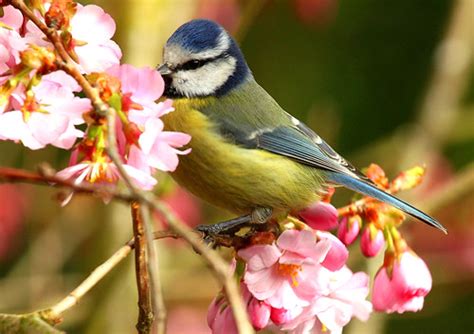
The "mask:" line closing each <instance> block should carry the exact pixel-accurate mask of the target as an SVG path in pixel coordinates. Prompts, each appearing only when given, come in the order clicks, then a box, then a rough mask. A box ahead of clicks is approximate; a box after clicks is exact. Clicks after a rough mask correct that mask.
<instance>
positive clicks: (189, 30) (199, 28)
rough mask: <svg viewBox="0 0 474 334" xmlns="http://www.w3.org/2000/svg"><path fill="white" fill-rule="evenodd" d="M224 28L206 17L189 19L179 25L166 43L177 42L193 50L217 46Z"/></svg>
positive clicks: (199, 50) (198, 50)
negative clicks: (205, 18)
mask: <svg viewBox="0 0 474 334" xmlns="http://www.w3.org/2000/svg"><path fill="white" fill-rule="evenodd" d="M223 31H224V29H223V28H222V27H221V26H220V25H218V24H217V23H215V22H213V21H209V20H204V19H196V20H192V21H189V22H187V23H185V24H183V25H182V26H181V27H179V28H178V29H177V30H176V31H175V32H174V33H173V35H171V37H170V38H169V39H168V42H167V43H166V44H177V45H180V46H181V47H183V48H185V49H187V50H189V51H191V52H201V51H204V50H208V49H212V48H215V47H216V46H217V44H218V42H219V37H220V36H221V34H222V32H223Z"/></svg>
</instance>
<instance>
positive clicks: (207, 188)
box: [163, 98, 322, 214]
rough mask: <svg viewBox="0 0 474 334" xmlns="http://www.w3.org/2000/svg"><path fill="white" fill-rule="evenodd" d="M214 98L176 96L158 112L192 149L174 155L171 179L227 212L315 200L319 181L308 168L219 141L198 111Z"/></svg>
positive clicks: (278, 207) (295, 206)
mask: <svg viewBox="0 0 474 334" xmlns="http://www.w3.org/2000/svg"><path fill="white" fill-rule="evenodd" d="M213 102H215V100H214V98H206V99H179V100H176V101H175V103H174V107H175V111H174V112H172V113H170V114H168V115H166V116H164V117H163V121H164V123H165V129H166V130H170V131H181V132H185V133H188V134H190V135H191V136H192V139H191V142H190V144H189V146H190V147H191V148H192V152H191V153H190V154H189V155H186V156H182V157H180V163H179V165H178V169H177V170H176V171H175V172H174V173H172V176H173V178H174V179H175V180H176V181H177V182H178V183H179V184H181V185H182V186H184V187H185V188H187V189H188V190H189V191H191V192H192V193H194V194H195V195H197V196H198V197H201V198H203V199H204V200H206V201H208V202H210V203H211V204H214V205H217V206H220V207H222V208H225V209H228V210H230V211H232V212H235V213H238V214H243V213H249V212H250V211H251V210H252V209H254V208H256V207H269V208H273V209H275V211H287V212H288V211H290V210H298V209H301V208H304V207H306V206H307V205H308V204H310V203H312V202H314V201H315V200H317V199H318V195H317V193H316V192H317V190H318V189H320V187H321V183H322V180H321V179H320V178H319V177H318V176H317V173H316V171H315V170H314V169H312V168H309V167H306V166H303V165H300V164H298V163H296V162H294V161H292V160H290V159H288V158H285V157H282V156H279V155H276V154H273V153H270V152H266V151H263V150H258V149H246V148H243V147H239V146H237V145H235V144H232V143H230V142H228V141H227V140H225V139H224V138H223V137H222V136H221V135H220V133H219V131H218V129H216V125H215V124H213V123H212V122H211V120H210V119H209V118H208V117H207V116H206V115H204V114H203V113H201V112H199V111H198V110H199V109H200V108H202V107H203V106H205V105H206V104H207V103H213Z"/></svg>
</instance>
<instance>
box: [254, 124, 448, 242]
mask: <svg viewBox="0 0 474 334" xmlns="http://www.w3.org/2000/svg"><path fill="white" fill-rule="evenodd" d="M298 125H299V126H301V123H299V124H298ZM307 131H311V130H309V129H308V128H305V131H303V132H300V131H298V128H291V127H280V128H275V129H273V130H271V131H267V132H262V133H261V134H260V135H258V136H256V137H255V140H256V147H257V148H260V149H264V150H266V151H269V152H273V153H275V154H280V155H284V156H286V157H288V158H291V159H294V160H296V161H298V162H300V163H302V164H305V165H308V166H311V167H314V168H319V169H322V170H326V171H327V172H326V175H327V177H328V180H329V181H331V182H334V183H336V184H340V185H343V186H345V187H346V188H349V189H351V190H354V191H356V192H358V193H361V194H364V195H367V196H370V197H373V198H375V199H378V200H379V201H382V202H385V203H388V204H390V205H392V206H394V207H396V208H397V209H400V210H402V211H403V212H405V213H407V214H409V215H411V216H413V217H415V218H418V219H419V220H421V221H423V222H424V223H426V224H428V225H430V226H433V227H436V228H438V229H440V230H441V231H443V232H445V233H446V232H447V230H446V228H445V227H444V226H443V225H441V224H440V223H439V222H438V221H436V220H435V219H433V218H432V217H430V216H428V215H427V214H425V213H424V212H422V211H420V210H418V209H417V208H415V207H413V206H412V205H410V204H408V203H407V202H405V201H403V200H401V199H399V198H397V197H395V196H393V195H390V194H388V193H387V192H385V191H383V190H382V189H379V188H377V186H376V185H375V184H374V183H372V182H371V181H370V180H369V179H367V177H365V176H364V175H363V174H362V173H361V172H359V171H358V170H357V169H356V168H354V167H353V166H352V165H351V164H350V163H348V162H347V161H346V160H345V159H344V158H342V157H341V156H340V155H339V154H337V153H336V152H335V151H334V150H333V149H332V148H331V147H330V146H329V145H328V144H327V143H325V142H324V141H323V140H322V139H320V138H319V136H317V135H316V134H315V133H314V132H312V131H311V133H309V135H308V134H305V133H304V132H307ZM305 135H306V138H305Z"/></svg>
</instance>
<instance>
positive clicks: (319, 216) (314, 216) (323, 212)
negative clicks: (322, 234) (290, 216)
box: [299, 202, 338, 231]
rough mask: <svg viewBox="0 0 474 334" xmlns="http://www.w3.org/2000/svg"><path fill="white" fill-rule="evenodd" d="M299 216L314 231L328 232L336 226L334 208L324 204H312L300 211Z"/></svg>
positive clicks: (335, 211)
mask: <svg viewBox="0 0 474 334" xmlns="http://www.w3.org/2000/svg"><path fill="white" fill-rule="evenodd" d="M299 216H300V217H301V218H302V219H303V220H304V221H305V223H306V224H308V225H309V226H310V227H311V228H313V229H315V230H321V231H329V230H332V229H334V228H336V227H337V225H338V222H337V210H336V208H335V207H334V206H332V205H331V204H329V203H325V202H316V203H313V204H312V205H311V206H310V207H308V208H306V209H304V210H302V211H300V212H299Z"/></svg>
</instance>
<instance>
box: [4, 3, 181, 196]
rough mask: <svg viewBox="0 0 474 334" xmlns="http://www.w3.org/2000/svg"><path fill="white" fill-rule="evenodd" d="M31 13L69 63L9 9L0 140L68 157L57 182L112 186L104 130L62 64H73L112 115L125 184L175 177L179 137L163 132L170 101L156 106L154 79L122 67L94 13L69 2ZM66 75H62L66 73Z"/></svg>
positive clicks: (108, 24)
mask: <svg viewBox="0 0 474 334" xmlns="http://www.w3.org/2000/svg"><path fill="white" fill-rule="evenodd" d="M30 7H31V8H30V9H31V10H32V13H33V14H34V15H35V16H36V17H37V19H39V20H40V21H41V22H42V23H43V24H44V25H45V26H47V27H49V28H54V29H55V30H56V31H57V36H58V39H59V41H60V43H61V44H62V47H63V50H64V52H66V53H67V56H64V54H61V52H59V51H58V48H57V45H55V44H54V43H53V42H54V40H53V41H52V40H50V39H48V38H47V36H45V34H44V33H43V31H42V30H40V29H39V27H38V26H37V25H35V24H34V23H33V22H32V21H31V20H28V19H26V18H25V17H24V16H23V14H22V13H21V12H20V11H19V10H17V9H15V8H14V7H12V6H4V7H2V9H3V16H2V17H0V85H1V87H0V140H10V141H14V142H21V143H22V144H23V145H24V146H26V147H28V148H30V149H32V150H37V149H41V148H44V147H46V146H47V145H52V146H55V147H58V148H62V149H66V150H70V151H71V159H70V166H69V167H67V168H65V169H63V170H62V171H60V172H59V173H58V176H59V177H63V178H66V179H71V180H74V182H75V183H77V184H79V183H82V182H91V183H107V184H112V185H115V184H116V183H117V181H118V180H119V178H120V174H119V172H118V170H117V167H116V166H115V165H114V164H113V163H112V162H111V159H110V157H109V156H108V155H107V153H106V147H107V144H108V143H107V138H108V137H107V133H108V131H110V129H108V128H107V122H106V120H105V117H104V116H101V115H99V114H97V113H96V111H95V109H94V108H93V106H92V104H91V101H90V100H89V99H88V98H87V97H84V92H82V88H83V87H81V86H80V85H79V84H78V82H77V81H76V79H75V78H73V77H72V76H70V75H69V74H68V73H66V72H67V68H66V65H67V64H66V65H65V59H64V57H68V58H70V59H72V61H73V62H74V63H75V65H76V66H77V68H78V69H79V71H80V73H81V74H82V75H83V76H84V77H85V78H86V79H87V81H88V82H89V84H90V85H91V86H92V87H93V88H95V89H96V90H97V91H98V92H99V94H100V97H101V99H102V100H103V101H104V102H105V103H107V104H108V105H109V106H111V107H113V108H114V109H115V111H116V112H117V115H118V117H117V120H116V125H115V132H116V138H117V143H116V145H117V147H118V150H119V153H120V157H121V159H122V162H123V164H124V169H125V171H126V172H127V174H128V175H129V176H130V178H131V179H132V180H133V181H134V182H135V185H136V186H139V187H141V188H143V189H145V190H149V189H151V188H153V186H154V185H155V184H156V180H155V179H154V178H153V177H152V174H153V173H154V171H155V170H156V169H159V170H163V171H173V170H174V169H175V168H176V166H177V164H178V157H177V156H178V155H179V154H186V153H188V152H189V150H184V151H181V150H179V148H180V147H182V146H183V145H186V144H187V143H188V142H189V141H190V136H189V135H187V134H183V133H176V132H167V131H164V129H163V128H164V125H163V122H162V121H161V119H160V117H161V116H163V115H164V114H166V113H169V112H171V111H173V107H172V101H171V100H164V101H160V102H156V101H157V100H158V99H159V98H160V97H161V95H162V93H163V90H164V82H163V79H162V78H161V76H160V75H159V74H158V72H156V71H154V70H152V69H150V68H136V67H133V66H131V65H127V64H123V65H120V59H121V56H122V52H121V50H120V48H119V46H118V45H117V44H116V43H115V42H114V41H113V40H112V39H111V38H112V36H113V34H114V32H115V22H114V20H113V19H112V17H111V16H110V15H108V14H107V13H105V12H104V10H103V9H101V8H100V7H98V6H95V5H86V6H83V5H80V4H76V3H75V2H73V1H68V0H61V1H58V0H56V1H36V2H32V4H31V5H30ZM65 70H66V71H65Z"/></svg>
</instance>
